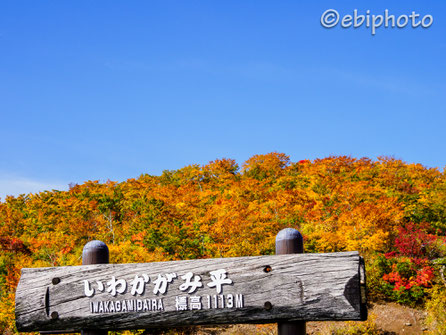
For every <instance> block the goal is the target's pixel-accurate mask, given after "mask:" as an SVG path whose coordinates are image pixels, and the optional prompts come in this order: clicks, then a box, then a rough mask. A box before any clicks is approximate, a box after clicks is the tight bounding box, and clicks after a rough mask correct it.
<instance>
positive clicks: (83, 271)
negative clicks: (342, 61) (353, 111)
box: [16, 252, 365, 331]
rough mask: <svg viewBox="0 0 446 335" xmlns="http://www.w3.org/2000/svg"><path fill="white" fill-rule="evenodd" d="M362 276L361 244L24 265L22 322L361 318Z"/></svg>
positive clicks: (142, 324) (131, 324)
mask: <svg viewBox="0 0 446 335" xmlns="http://www.w3.org/2000/svg"><path fill="white" fill-rule="evenodd" d="M188 273H189V277H187V275H188ZM169 276H170V277H169ZM169 278H170V282H167V281H168V279H169ZM188 278H189V279H188ZM360 278H361V276H360V257H359V255H358V253H357V252H344V253H329V254H294V255H279V256H258V257H240V258H219V259H200V260H190V261H175V262H157V263H143V264H99V265H84V266H71V267H54V268H34V269H23V270H22V276H21V279H20V282H19V285H18V287H17V291H16V324H17V329H18V330H19V331H39V330H42V331H44V330H58V329H71V330H80V329H138V328H140V329H142V328H151V327H174V326H185V325H198V324H225V323H265V322H277V321H279V320H307V321H309V320H361V319H363V318H364V308H365V304H364V300H363V299H362V297H361V289H360ZM163 283H164V284H167V285H166V287H165V292H163V291H164V290H163V288H164V287H163V285H162V284H163ZM188 283H189V285H188ZM194 283H196V285H194ZM200 284H201V286H200ZM143 291H144V292H143Z"/></svg>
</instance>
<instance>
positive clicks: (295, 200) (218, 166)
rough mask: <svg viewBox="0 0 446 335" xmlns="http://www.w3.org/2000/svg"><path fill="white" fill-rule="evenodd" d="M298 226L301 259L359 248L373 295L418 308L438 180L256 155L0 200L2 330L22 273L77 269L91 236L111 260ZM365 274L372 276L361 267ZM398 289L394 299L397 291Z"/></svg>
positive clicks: (265, 239) (259, 249) (432, 255)
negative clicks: (28, 269)
mask: <svg viewBox="0 0 446 335" xmlns="http://www.w3.org/2000/svg"><path fill="white" fill-rule="evenodd" d="M286 227H293V228H297V229H299V230H300V231H301V233H302V234H303V236H304V243H305V251H306V252H335V251H346V250H358V251H359V252H360V253H361V254H362V255H363V256H365V257H366V260H367V262H368V263H367V264H368V267H369V270H370V269H372V270H373V271H371V275H370V286H369V289H370V290H371V296H372V297H375V296H376V297H386V298H389V299H395V300H399V301H401V302H406V303H410V302H411V301H413V302H417V301H418V302H420V301H422V300H423V299H424V298H425V297H426V296H427V293H428V290H429V289H430V288H431V287H432V285H433V284H434V283H435V282H436V280H437V279H436V278H437V277H436V276H437V269H436V268H435V266H434V263H433V260H437V259H441V258H444V257H446V240H445V234H446V175H445V172H444V171H443V172H440V171H438V170H437V169H430V168H426V167H424V166H422V165H420V164H406V163H404V162H402V161H400V160H396V159H392V158H380V159H378V160H376V161H373V160H370V159H368V158H361V159H355V158H351V157H328V158H324V159H316V160H314V161H310V160H301V161H298V162H291V161H290V160H289V157H288V156H286V155H285V154H282V153H270V154H267V155H256V156H253V157H252V158H250V159H248V160H247V161H246V162H245V163H244V164H243V165H242V166H239V165H238V164H237V163H236V162H235V161H234V160H232V159H219V160H215V161H213V162H210V163H209V164H207V165H205V166H199V165H190V166H186V167H184V168H182V169H179V170H175V171H164V172H163V174H162V175H161V176H150V175H147V174H144V175H141V176H140V177H139V178H137V179H129V180H127V181H125V182H121V183H116V182H112V181H108V182H105V183H100V182H98V181H88V182H85V183H84V184H82V185H74V186H71V187H70V189H69V191H63V192H62V191H46V192H41V193H38V194H28V195H20V196H18V197H7V198H6V199H5V200H4V201H3V202H0V252H1V254H0V330H3V331H5V330H10V331H13V330H14V290H15V287H16V285H17V282H18V279H19V275H20V269H21V268H22V267H42V266H61V265H79V264H81V254H82V248H83V246H84V245H85V243H87V242H88V241H90V240H93V239H98V240H102V241H104V242H106V243H107V245H108V246H109V248H110V253H111V255H110V259H111V261H112V262H116V263H118V262H119V263H125V262H153V261H161V260H174V259H194V258H209V257H229V256H247V255H268V254H273V253H274V239H275V235H276V234H277V232H278V231H279V230H281V229H282V228H286ZM369 272H370V271H369ZM395 292H396V293H395Z"/></svg>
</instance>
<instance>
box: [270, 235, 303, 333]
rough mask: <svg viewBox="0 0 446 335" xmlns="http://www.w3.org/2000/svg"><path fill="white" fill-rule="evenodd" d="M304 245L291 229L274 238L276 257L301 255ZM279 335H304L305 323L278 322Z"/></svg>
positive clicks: (301, 239) (300, 236)
mask: <svg viewBox="0 0 446 335" xmlns="http://www.w3.org/2000/svg"><path fill="white" fill-rule="evenodd" d="M303 252H304V243H303V238H302V235H301V234H300V233H299V231H297V230H296V229H293V228H285V229H282V230H281V231H280V232H279V233H278V234H277V236H276V255H284V254H302V253H303ZM277 331H278V334H279V335H305V334H306V325H305V321H294V322H278V323H277Z"/></svg>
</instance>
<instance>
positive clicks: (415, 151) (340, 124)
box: [0, 0, 446, 200]
mask: <svg viewBox="0 0 446 335" xmlns="http://www.w3.org/2000/svg"><path fill="white" fill-rule="evenodd" d="M327 9H336V10H337V11H338V12H339V14H340V15H341V17H342V16H344V15H347V14H350V15H352V14H353V11H354V10H355V9H357V10H358V14H366V10H370V14H371V15H372V14H374V15H382V14H384V10H385V9H388V10H389V13H390V14H393V15H395V16H396V17H398V16H400V15H410V14H411V13H412V11H415V12H416V13H418V14H420V15H421V17H423V16H424V15H432V17H433V19H434V22H433V24H432V25H431V26H430V27H429V28H425V29H424V28H421V27H418V28H412V27H411V26H410V24H409V25H408V26H406V27H405V28H401V29H398V28H387V29H386V28H384V27H381V28H377V31H376V34H375V35H374V36H372V34H371V29H370V28H367V27H365V26H364V25H363V26H362V27H360V28H357V29H354V28H352V27H350V28H342V27H340V26H339V25H338V26H336V27H334V28H331V29H326V28H324V27H323V26H322V25H321V23H320V19H321V15H322V13H323V12H324V11H326V10H327ZM445 60H446V2H444V1H421V0H420V1H404V2H403V1H317V2H315V1H307V2H303V1H299V2H298V1H274V2H273V1H262V0H255V1H254V0H252V1H219V2H218V1H173V0H172V1H94V2H92V1H73V0H71V1H45V0H42V1H1V2H0V121H1V122H0V135H1V139H2V145H1V146H0V157H1V158H0V198H1V199H3V200H4V198H5V195H6V194H12V195H17V194H19V193H29V192H37V191H42V190H45V189H53V188H55V189H67V188H68V186H67V185H68V184H69V183H82V182H84V181H86V180H101V181H105V180H107V179H111V180H117V181H122V180H126V179H128V178H133V177H138V176H139V175H140V174H142V173H148V174H152V175H159V174H161V173H162V171H163V170H173V169H179V168H181V167H183V166H186V165H190V164H206V163H208V162H209V161H211V160H214V159H216V158H223V157H227V158H233V159H235V160H236V161H237V162H238V163H239V164H242V163H243V162H244V161H245V160H246V159H248V158H249V157H251V156H253V155H255V154H264V153H268V152H272V151H278V152H284V153H286V154H288V155H290V157H291V160H292V161H298V160H301V159H314V158H323V157H326V156H329V155H351V156H353V157H358V158H359V157H363V156H366V157H370V158H376V157H378V156H381V155H387V156H394V157H396V158H399V159H402V160H404V161H406V162H415V163H421V164H423V165H425V166H428V167H438V168H439V169H440V170H443V168H444V167H445V165H446V145H445V143H446V141H445V132H444V127H445V121H446V104H445V95H446V82H445V78H446V61H445Z"/></svg>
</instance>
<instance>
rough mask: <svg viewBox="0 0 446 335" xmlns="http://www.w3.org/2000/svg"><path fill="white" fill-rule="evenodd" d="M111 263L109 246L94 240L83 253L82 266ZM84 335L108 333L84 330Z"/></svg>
mask: <svg viewBox="0 0 446 335" xmlns="http://www.w3.org/2000/svg"><path fill="white" fill-rule="evenodd" d="M109 262H110V259H109V252H108V247H107V244H105V243H104V242H102V241H98V240H94V241H90V242H88V243H87V244H86V245H85V246H84V249H83V251H82V265H91V264H108V263H109ZM81 334H82V335H107V334H108V331H106V330H100V329H94V330H82V332H81Z"/></svg>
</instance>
